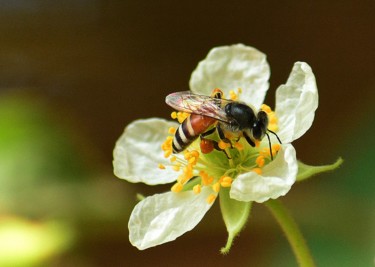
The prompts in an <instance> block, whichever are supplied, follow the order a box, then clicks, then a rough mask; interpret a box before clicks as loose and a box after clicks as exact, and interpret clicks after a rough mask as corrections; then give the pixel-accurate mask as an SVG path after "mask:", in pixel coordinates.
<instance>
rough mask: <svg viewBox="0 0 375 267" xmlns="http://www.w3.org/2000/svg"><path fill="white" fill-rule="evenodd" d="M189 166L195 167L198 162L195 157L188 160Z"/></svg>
mask: <svg viewBox="0 0 375 267" xmlns="http://www.w3.org/2000/svg"><path fill="white" fill-rule="evenodd" d="M188 162H189V164H192V165H195V163H196V162H197V159H196V158H195V157H191V158H190V159H189V160H188Z"/></svg>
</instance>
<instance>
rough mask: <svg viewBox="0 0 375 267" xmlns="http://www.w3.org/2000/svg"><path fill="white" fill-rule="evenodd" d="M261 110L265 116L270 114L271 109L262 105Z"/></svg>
mask: <svg viewBox="0 0 375 267" xmlns="http://www.w3.org/2000/svg"><path fill="white" fill-rule="evenodd" d="M260 109H261V110H263V111H264V112H266V113H267V114H269V113H271V112H272V109H271V108H270V106H268V105H266V104H262V106H261V107H260Z"/></svg>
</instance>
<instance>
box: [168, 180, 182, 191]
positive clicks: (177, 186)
mask: <svg viewBox="0 0 375 267" xmlns="http://www.w3.org/2000/svg"><path fill="white" fill-rule="evenodd" d="M183 187H184V186H183V185H182V184H181V183H179V182H177V183H175V184H174V185H173V186H172V188H171V191H172V192H174V193H178V192H181V190H182V189H183Z"/></svg>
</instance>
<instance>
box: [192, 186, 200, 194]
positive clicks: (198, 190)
mask: <svg viewBox="0 0 375 267" xmlns="http://www.w3.org/2000/svg"><path fill="white" fill-rule="evenodd" d="M201 190H202V187H201V185H200V184H197V185H195V186H194V187H193V192H194V193H195V194H199V193H200V192H201Z"/></svg>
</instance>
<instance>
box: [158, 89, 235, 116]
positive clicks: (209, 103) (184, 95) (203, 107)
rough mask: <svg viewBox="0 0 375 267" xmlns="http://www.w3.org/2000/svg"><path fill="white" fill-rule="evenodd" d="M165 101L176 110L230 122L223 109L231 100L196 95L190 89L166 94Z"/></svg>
mask: <svg viewBox="0 0 375 267" xmlns="http://www.w3.org/2000/svg"><path fill="white" fill-rule="evenodd" d="M165 102H166V103H167V104H168V105H169V106H171V107H172V108H174V109H176V110H178V111H183V112H187V113H192V114H198V115H202V116H207V117H211V118H214V119H217V120H220V121H223V122H228V123H229V122H230V119H229V118H228V116H227V115H226V113H225V111H224V107H225V105H226V104H228V103H230V102H233V101H232V100H227V99H219V98H213V97H210V96H206V95H197V94H194V93H192V92H190V91H183V92H176V93H172V94H170V95H167V97H166V98H165Z"/></svg>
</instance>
